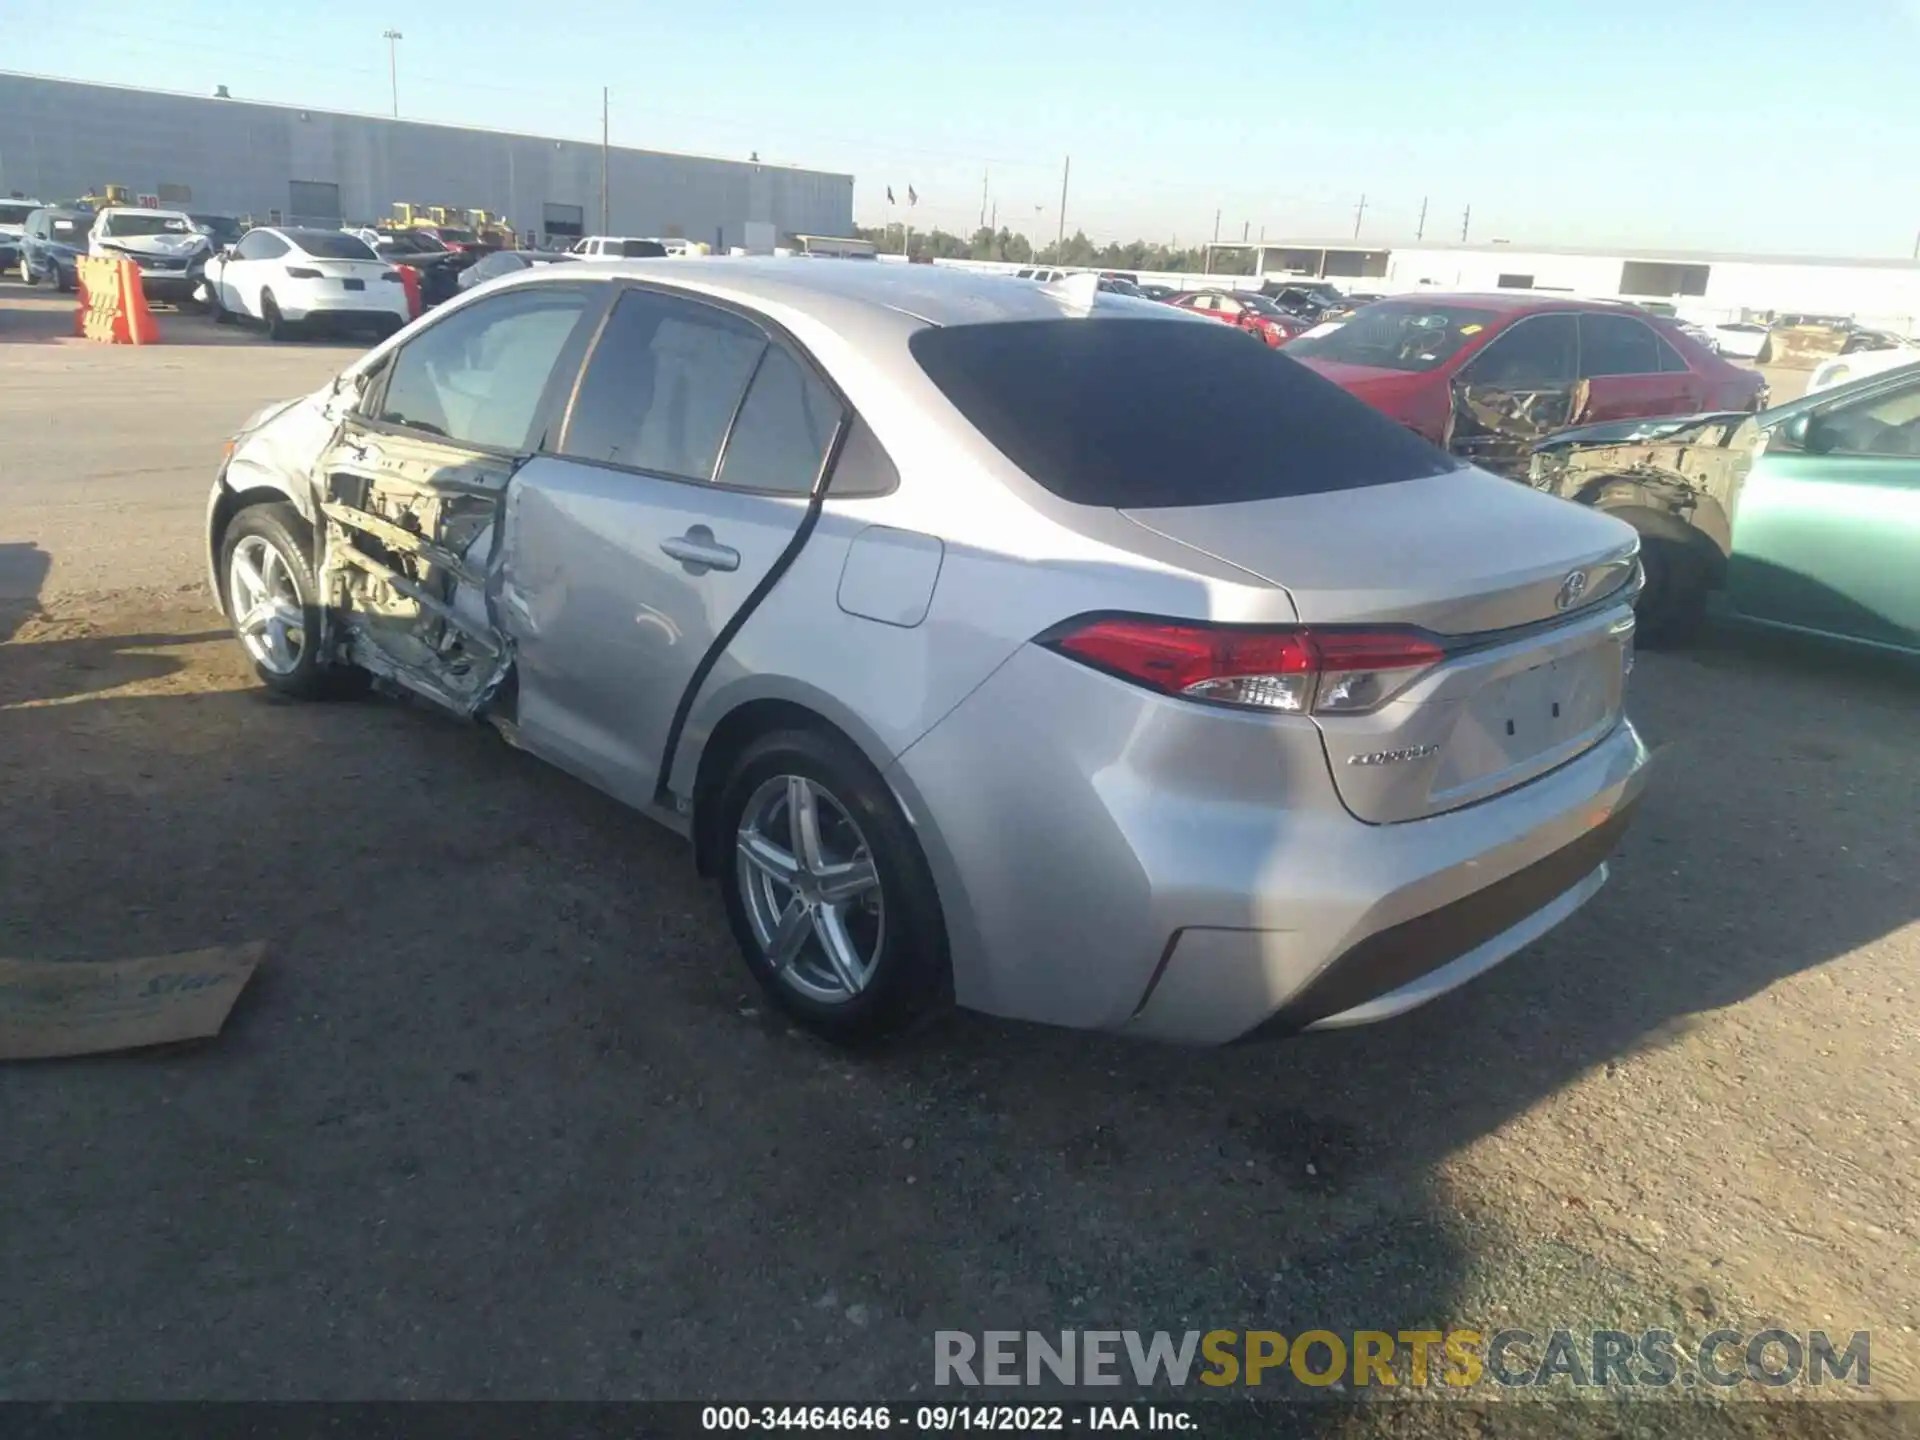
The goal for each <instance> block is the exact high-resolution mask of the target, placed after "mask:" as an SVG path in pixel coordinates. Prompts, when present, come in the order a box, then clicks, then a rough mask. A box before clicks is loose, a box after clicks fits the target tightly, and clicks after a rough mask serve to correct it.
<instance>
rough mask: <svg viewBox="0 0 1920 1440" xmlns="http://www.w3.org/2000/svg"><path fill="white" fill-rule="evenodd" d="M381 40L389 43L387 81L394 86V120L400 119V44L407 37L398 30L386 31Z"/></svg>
mask: <svg viewBox="0 0 1920 1440" xmlns="http://www.w3.org/2000/svg"><path fill="white" fill-rule="evenodd" d="M380 38H381V39H382V40H385V41H386V42H387V79H388V81H389V82H390V83H391V84H392V85H393V118H394V119H396V120H398V119H399V118H400V55H399V51H398V50H397V48H396V47H397V46H398V45H399V43H400V42H401V41H402V40H404V39H406V38H407V37H406V36H404V35H402V34H401V33H400V32H399V31H398V30H385V31H382V32H381V35H380Z"/></svg>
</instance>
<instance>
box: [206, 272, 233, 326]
mask: <svg viewBox="0 0 1920 1440" xmlns="http://www.w3.org/2000/svg"><path fill="white" fill-rule="evenodd" d="M207 314H209V315H211V316H212V317H213V323H214V324H216V325H231V324H232V323H233V312H232V311H231V310H229V309H227V307H226V306H224V305H222V304H221V303H220V287H219V286H217V285H215V284H214V283H213V282H212V281H211V280H209V281H207Z"/></svg>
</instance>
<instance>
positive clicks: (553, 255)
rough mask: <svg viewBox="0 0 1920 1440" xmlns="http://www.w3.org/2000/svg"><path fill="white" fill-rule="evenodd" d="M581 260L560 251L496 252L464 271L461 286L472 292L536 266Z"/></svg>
mask: <svg viewBox="0 0 1920 1440" xmlns="http://www.w3.org/2000/svg"><path fill="white" fill-rule="evenodd" d="M579 258H580V257H579V256H578V255H567V254H564V253H562V252H561V251H558V250H496V251H494V252H493V253H492V254H491V255H488V256H487V257H485V258H484V259H482V260H477V261H475V262H474V263H473V264H471V265H469V266H468V267H467V268H466V269H465V270H462V271H461V272H460V281H459V284H460V288H461V289H462V290H471V289H472V288H473V287H474V286H476V285H484V284H486V283H487V281H489V280H498V279H499V278H500V277H501V276H502V275H514V274H518V273H519V272H520V271H522V270H531V269H532V268H533V267H534V266H536V265H556V264H560V263H561V262H563V261H574V260H578V259H579Z"/></svg>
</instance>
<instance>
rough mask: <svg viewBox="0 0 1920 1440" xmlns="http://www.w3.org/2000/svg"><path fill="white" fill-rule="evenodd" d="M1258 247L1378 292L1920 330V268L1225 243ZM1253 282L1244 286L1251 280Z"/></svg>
mask: <svg viewBox="0 0 1920 1440" xmlns="http://www.w3.org/2000/svg"><path fill="white" fill-rule="evenodd" d="M1215 248H1216V249H1218V250H1250V251H1252V252H1253V260H1254V271H1255V273H1256V274H1259V275H1263V276H1266V277H1267V278H1277V277H1279V276H1281V275H1284V274H1300V275H1312V276H1319V277H1325V278H1329V279H1332V280H1334V281H1335V282H1336V283H1338V284H1339V285H1340V286H1341V287H1342V288H1343V289H1347V290H1357V291H1363V292H1372V293H1379V294H1399V293H1402V292H1406V291H1415V290H1422V289H1433V290H1474V291H1483V290H1539V291H1544V292H1548V293H1554V294H1569V295H1579V296H1583V297H1588V298H1594V299H1614V298H1617V299H1624V300H1637V301H1648V300H1655V301H1664V302H1666V303H1668V304H1670V305H1672V306H1673V307H1674V310H1675V312H1676V313H1678V314H1680V315H1682V316H1684V317H1686V318H1687V319H1690V320H1699V321H1701V322H1703V323H1717V322H1722V321H1727V320H1741V319H1747V318H1757V317H1761V316H1765V315H1767V314H1808V315H1823V316H1845V317H1849V318H1851V319H1853V320H1855V321H1857V322H1859V323H1860V324H1862V325H1866V326H1870V327H1872V328H1875V329H1886V330H1894V331H1897V332H1899V333H1901V334H1904V335H1920V261H1913V260H1858V259H1826V258H1814V257H1808V256H1793V255H1740V254H1715V253H1706V252H1698V251H1688V250H1655V249H1640V250H1628V249H1615V250H1601V249H1584V248H1576V247H1569V246H1544V245H1534V246H1525V247H1523V246H1518V245H1508V244H1504V243H1494V244H1485V245H1449V244H1427V243H1421V244H1415V245H1395V246H1391V247H1381V246H1362V245H1359V244H1357V243H1356V242H1354V241H1352V240H1289V241H1276V242H1270V243H1265V244H1255V245H1244V246H1242V245H1233V246H1229V245H1220V246H1217V247H1215ZM1242 283H1245V282H1242Z"/></svg>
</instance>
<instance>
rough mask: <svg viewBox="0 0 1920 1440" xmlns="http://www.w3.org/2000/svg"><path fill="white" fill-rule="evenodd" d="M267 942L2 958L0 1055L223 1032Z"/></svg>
mask: <svg viewBox="0 0 1920 1440" xmlns="http://www.w3.org/2000/svg"><path fill="white" fill-rule="evenodd" d="M265 948H266V947H265V946H263V945H261V944H259V943H258V942H253V943H249V944H246V945H222V946H217V947H216V948H214V949H212V950H192V951H188V952H185V953H183V954H178V955H149V956H145V957H143V958H141V959H138V960H107V961H58V960H54V961H48V960H0V1060H48V1059H53V1058H55V1057H56V1056H63V1055H99V1054H104V1053H105V1052H107V1051H111V1050H136V1049H140V1048H142V1047H144V1046H148V1045H167V1044H171V1043H173V1042H175V1041H178V1040H199V1039H204V1038H205V1037H206V1036H209V1035H217V1034H219V1033H220V1027H221V1026H222V1025H223V1024H225V1023H226V1019H227V1012H228V1011H229V1010H231V1009H232V1008H233V1002H234V1001H235V1000H236V999H238V998H239V996H240V991H241V990H242V988H244V987H245V985H246V983H247V981H248V980H249V979H250V978H252V976H253V971H254V967H255V966H256V965H258V964H259V963H260V957H261V954H262V952H263V951H264V950H265Z"/></svg>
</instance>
